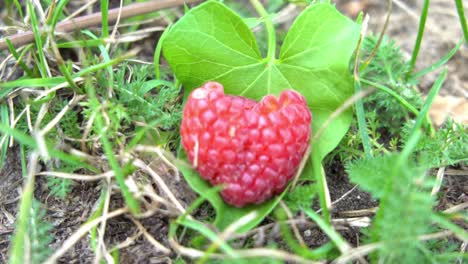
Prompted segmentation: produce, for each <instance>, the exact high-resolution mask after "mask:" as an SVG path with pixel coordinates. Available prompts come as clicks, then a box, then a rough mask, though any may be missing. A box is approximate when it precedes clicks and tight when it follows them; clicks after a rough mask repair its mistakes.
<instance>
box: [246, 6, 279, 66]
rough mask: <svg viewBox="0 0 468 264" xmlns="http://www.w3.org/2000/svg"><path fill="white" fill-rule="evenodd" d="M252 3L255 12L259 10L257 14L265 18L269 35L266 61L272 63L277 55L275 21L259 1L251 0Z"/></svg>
mask: <svg viewBox="0 0 468 264" xmlns="http://www.w3.org/2000/svg"><path fill="white" fill-rule="evenodd" d="M250 2H251V3H252V5H253V6H254V8H255V10H257V13H258V14H259V15H260V16H261V17H262V18H265V26H266V30H267V34H268V52H267V56H266V59H267V61H269V62H272V61H274V60H275V55H276V32H275V27H274V26H273V21H272V20H271V17H269V16H268V12H267V11H266V10H265V8H264V7H263V5H262V4H261V3H260V1H259V0H250Z"/></svg>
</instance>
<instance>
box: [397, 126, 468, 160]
mask: <svg viewBox="0 0 468 264" xmlns="http://www.w3.org/2000/svg"><path fill="white" fill-rule="evenodd" d="M409 131H410V124H408V125H407V126H405V128H404V129H403V137H404V138H406V137H408V134H409ZM415 152H416V153H417V154H418V156H419V161H420V163H421V164H423V165H424V166H425V167H426V168H437V167H442V166H448V165H454V164H457V163H463V164H467V162H468V133H467V130H466V127H465V126H464V125H463V124H458V123H454V122H453V121H452V120H450V119H449V120H448V121H447V122H446V124H445V125H444V126H443V127H441V128H440V129H439V130H438V131H437V132H436V133H435V134H434V135H429V134H425V135H424V136H423V137H422V138H421V140H420V141H419V143H418V145H417V146H416V149H415Z"/></svg>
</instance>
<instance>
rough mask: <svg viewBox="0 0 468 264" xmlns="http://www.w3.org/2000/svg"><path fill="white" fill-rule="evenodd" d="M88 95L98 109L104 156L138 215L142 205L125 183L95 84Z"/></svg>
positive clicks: (91, 86)
mask: <svg viewBox="0 0 468 264" xmlns="http://www.w3.org/2000/svg"><path fill="white" fill-rule="evenodd" d="M87 93H88V97H89V98H90V102H91V104H92V105H94V106H95V107H96V109H95V111H97V113H96V129H97V131H99V137H100V140H101V143H102V147H103V149H104V154H105V155H106V157H107V161H108V162H109V165H110V167H111V169H112V170H113V171H114V173H115V180H116V181H117V184H118V185H119V187H120V190H121V192H122V195H123V197H124V200H125V203H126V204H127V206H128V208H129V210H130V212H132V213H133V214H137V213H138V212H139V211H140V204H139V202H138V200H136V199H135V197H134V196H133V194H132V193H131V192H130V190H129V189H128V186H127V184H126V183H125V175H124V171H123V170H122V168H121V166H120V164H119V162H118V161H117V158H116V157H115V154H114V150H113V146H112V143H111V141H110V140H109V138H108V137H107V135H106V132H107V130H106V129H104V120H103V116H102V113H101V110H102V105H101V103H100V102H99V100H98V99H97V96H96V91H95V89H94V86H93V84H88V85H87Z"/></svg>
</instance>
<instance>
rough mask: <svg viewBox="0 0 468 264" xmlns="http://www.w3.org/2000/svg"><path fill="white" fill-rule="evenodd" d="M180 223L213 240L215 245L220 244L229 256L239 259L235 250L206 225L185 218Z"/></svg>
mask: <svg viewBox="0 0 468 264" xmlns="http://www.w3.org/2000/svg"><path fill="white" fill-rule="evenodd" d="M178 223H179V224H180V225H182V226H185V227H188V228H191V229H193V230H196V231H197V232H200V233H201V234H202V235H204V236H205V237H207V238H208V239H209V240H211V241H212V242H213V243H217V244H219V247H220V248H221V249H222V250H223V251H224V252H225V253H226V254H228V255H230V256H231V257H237V254H236V253H235V252H234V250H233V249H232V248H231V246H229V245H228V244H227V243H226V242H225V241H223V240H222V239H221V238H220V237H219V236H218V235H217V234H216V233H215V232H213V231H212V230H211V229H209V228H208V227H207V226H206V225H204V224H203V223H201V222H199V221H196V220H191V219H188V218H185V217H184V218H183V219H179V221H178Z"/></svg>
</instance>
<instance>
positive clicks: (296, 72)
mask: <svg viewBox="0 0 468 264" xmlns="http://www.w3.org/2000/svg"><path fill="white" fill-rule="evenodd" d="M359 30H360V27H359V25H358V24H356V23H354V22H353V21H351V20H350V19H348V18H346V17H345V16H343V15H342V14H340V13H339V12H338V11H337V10H336V8H335V7H334V6H332V5H330V4H325V3H320V4H314V5H311V6H310V7H308V8H307V9H306V10H304V11H303V12H302V14H301V15H300V16H299V17H298V18H297V19H296V21H295V22H294V24H293V25H292V26H291V28H290V30H289V32H288V34H287V36H286V38H285V40H284V43H283V45H282V47H281V49H280V55H279V58H278V59H268V58H266V59H265V58H262V56H261V54H260V51H259V48H258V46H257V42H256V40H255V37H254V35H253V33H252V32H251V31H250V29H249V27H248V26H247V25H246V24H245V23H244V22H243V20H242V18H241V17H239V16H238V15H237V14H235V13H234V12H232V11H231V10H230V9H229V8H227V7H226V6H224V5H223V4H220V3H218V2H215V1H208V2H206V3H203V4H201V5H199V6H198V7H196V8H194V9H192V10H191V11H190V12H188V13H187V14H186V15H185V16H184V17H183V18H181V19H180V20H179V21H178V22H177V23H176V24H175V25H174V26H173V27H172V28H171V30H170V31H169V32H168V35H167V37H166V38H165V40H164V43H163V52H164V56H165V58H166V59H167V61H168V63H169V65H170V66H171V68H172V70H173V71H174V73H175V75H176V77H177V78H178V80H180V81H181V82H182V83H183V84H184V87H185V88H186V92H187V93H188V92H190V91H191V90H193V89H194V88H196V87H199V86H201V85H202V84H203V83H205V82H207V81H210V80H214V81H217V82H219V83H221V84H223V86H224V89H225V92H226V93H227V94H235V95H242V96H245V97H249V98H253V99H256V100H259V99H261V98H262V97H263V96H265V95H267V94H274V95H279V93H280V92H281V91H282V90H285V89H290V88H293V89H295V90H297V91H299V92H300V93H301V94H302V95H304V96H305V97H306V99H307V102H308V104H309V106H310V109H311V111H312V115H313V122H312V129H313V131H318V130H319V129H320V127H321V126H322V125H323V124H324V123H325V121H326V120H327V119H328V118H329V117H330V115H331V113H333V112H334V111H335V110H336V109H337V108H338V107H339V106H340V105H341V104H342V103H343V102H344V101H345V100H346V99H347V98H349V97H350V96H351V95H352V94H353V91H354V89H353V81H352V76H351V74H350V72H349V61H350V58H351V56H352V54H353V51H354V49H355V47H356V44H357V41H358V39H359ZM351 119H352V113H351V112H350V111H348V112H345V113H343V114H341V115H340V116H339V117H338V118H336V119H334V121H332V122H331V123H330V124H329V126H328V127H327V128H326V129H325V130H324V133H323V134H322V135H321V137H320V139H319V141H318V143H317V145H316V147H315V149H313V151H316V152H318V153H319V154H320V155H319V156H320V158H321V159H323V157H325V155H327V154H328V153H329V152H330V151H331V150H333V149H334V148H335V147H336V146H337V144H338V143H339V141H340V140H341V138H342V137H343V136H344V134H345V133H346V131H347V130H348V128H349V125H350V123H351ZM181 157H182V156H181ZM181 170H182V172H183V173H184V176H185V178H186V179H187V181H188V183H189V184H190V185H191V186H192V188H194V190H195V191H197V192H198V193H199V194H200V195H204V193H205V192H206V190H207V188H210V186H209V185H208V184H207V183H206V182H204V181H203V180H202V179H201V178H200V177H199V175H198V174H197V173H196V172H195V171H193V170H190V169H187V168H181ZM304 174H306V175H303V177H310V175H311V174H312V170H311V168H310V166H308V167H306V170H304ZM206 198H207V199H208V200H209V201H210V202H211V204H212V205H213V206H214V207H215V209H216V212H217V218H216V221H215V224H216V225H217V226H218V227H219V228H221V229H223V228H225V227H226V226H227V225H229V224H230V223H232V222H233V221H235V220H237V219H239V218H240V217H241V216H242V215H244V214H246V213H247V212H250V211H251V210H258V211H259V214H258V215H259V218H258V221H253V222H252V223H250V224H248V225H246V226H244V227H243V228H241V230H240V231H245V230H248V229H250V228H252V227H254V226H255V225H257V224H258V223H259V222H260V221H261V220H262V219H263V218H264V217H265V216H266V215H268V214H269V213H270V212H271V210H272V209H273V208H274V207H275V206H276V204H277V203H278V201H279V200H280V198H281V197H278V198H275V199H273V200H271V201H270V202H267V203H264V204H262V205H258V206H250V207H247V208H242V209H238V208H234V207H231V206H229V205H227V204H225V203H224V202H223V201H222V200H221V198H220V196H219V195H215V196H212V195H211V196H210V197H206Z"/></svg>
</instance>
